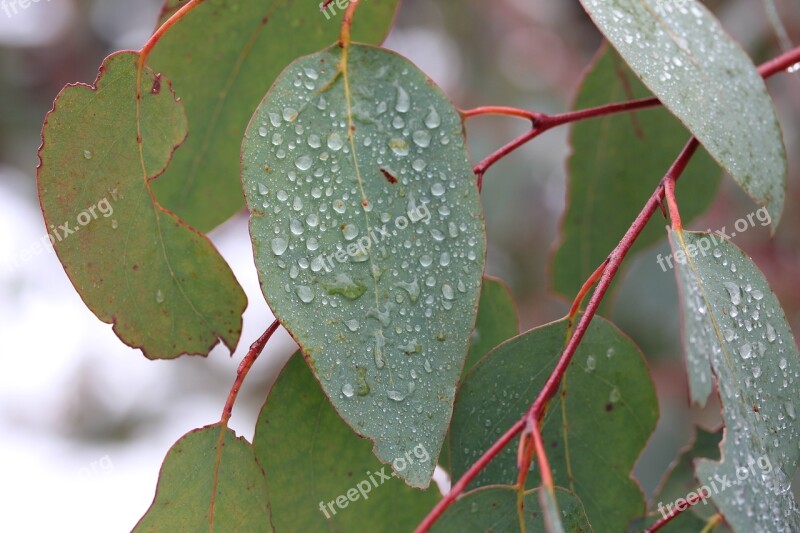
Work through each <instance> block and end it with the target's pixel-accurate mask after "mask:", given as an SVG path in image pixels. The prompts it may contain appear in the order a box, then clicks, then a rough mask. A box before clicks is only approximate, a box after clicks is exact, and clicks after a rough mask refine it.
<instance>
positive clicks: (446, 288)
mask: <svg viewBox="0 0 800 533" xmlns="http://www.w3.org/2000/svg"><path fill="white" fill-rule="evenodd" d="M442 296H444V297H445V298H446V299H448V300H452V299H454V298H455V297H456V295H455V292H453V287H451V286H450V285H448V284H447V283H445V284H444V285H442Z"/></svg>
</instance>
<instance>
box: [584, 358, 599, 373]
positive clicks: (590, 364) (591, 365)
mask: <svg viewBox="0 0 800 533" xmlns="http://www.w3.org/2000/svg"><path fill="white" fill-rule="evenodd" d="M595 368H597V361H595V359H594V356H593V355H589V356H587V357H586V371H587V372H592V371H593V370H594V369H595Z"/></svg>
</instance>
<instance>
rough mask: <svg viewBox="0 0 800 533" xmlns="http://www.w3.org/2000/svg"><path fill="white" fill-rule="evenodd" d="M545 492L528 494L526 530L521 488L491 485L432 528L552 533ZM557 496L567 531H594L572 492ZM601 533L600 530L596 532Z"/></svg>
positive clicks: (441, 532)
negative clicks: (519, 505) (546, 518)
mask: <svg viewBox="0 0 800 533" xmlns="http://www.w3.org/2000/svg"><path fill="white" fill-rule="evenodd" d="M541 490H542V489H534V490H530V491H527V492H526V493H525V498H524V506H525V507H524V510H523V512H522V515H523V517H524V520H525V529H524V530H523V529H522V527H521V526H520V516H519V513H518V510H517V489H516V488H514V487H509V486H499V485H490V486H488V487H481V488H479V489H476V490H474V491H471V492H468V493H466V494H464V496H462V497H461V498H459V499H458V501H456V503H454V504H453V505H452V506H450V508H448V509H447V511H446V512H445V513H444V514H443V515H442V517H441V518H440V519H439V520H438V521H437V522H436V523H435V524H434V526H433V528H431V532H432V533H473V532H474V533H485V532H488V531H491V532H493V533H506V532H518V531H527V532H529V533H539V532H541V533H545V532H548V533H551V530H550V529H547V528H546V527H545V524H544V519H543V516H542V509H541V506H540V503H539V492H540V491H541ZM556 497H557V500H558V508H559V512H560V513H561V517H562V519H561V521H562V524H563V526H564V529H563V530H564V531H567V532H569V533H578V532H581V531H582V532H587V531H592V529H591V527H590V526H589V521H588V520H587V518H586V512H585V511H584V510H583V505H582V504H581V502H580V500H579V499H578V498H577V497H576V496H575V494H573V493H572V492H570V491H568V490H566V489H563V488H560V487H557V488H556ZM595 531H600V530H595Z"/></svg>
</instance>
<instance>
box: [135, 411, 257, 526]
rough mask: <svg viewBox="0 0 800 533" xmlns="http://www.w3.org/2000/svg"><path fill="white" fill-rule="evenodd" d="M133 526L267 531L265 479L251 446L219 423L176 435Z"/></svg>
mask: <svg viewBox="0 0 800 533" xmlns="http://www.w3.org/2000/svg"><path fill="white" fill-rule="evenodd" d="M134 531H136V532H137V533H138V532H144V531H159V532H160V531H272V527H271V526H270V509H269V504H268V497H267V482H266V479H265V478H264V472H263V471H262V470H261V466H260V465H259V464H258V462H257V461H256V457H255V453H254V451H253V447H252V446H251V445H250V443H249V442H247V441H246V440H245V439H243V438H241V437H239V438H237V437H236V435H235V434H234V433H233V431H231V430H230V429H228V428H227V427H225V426H221V425H219V424H214V425H211V426H206V427H204V428H202V429H196V430H194V431H191V432H189V433H187V434H186V435H184V436H183V437H181V439H180V440H179V441H178V442H176V443H175V445H174V446H173V447H172V448H171V449H170V451H169V453H167V457H166V459H164V465H163V466H162V467H161V473H160V474H159V476H158V487H157V488H156V496H155V499H154V500H153V503H152V504H151V505H150V508H149V509H148V510H147V513H145V515H144V516H143V517H142V519H141V520H140V521H139V523H138V524H136V527H135V528H134Z"/></svg>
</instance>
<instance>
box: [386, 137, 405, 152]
mask: <svg viewBox="0 0 800 533" xmlns="http://www.w3.org/2000/svg"><path fill="white" fill-rule="evenodd" d="M389 148H391V149H392V152H394V154H395V155H398V156H400V157H405V156H407V155H408V143H407V142H406V141H405V140H404V139H399V138H396V137H395V138H393V139H391V140H390V141H389Z"/></svg>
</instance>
